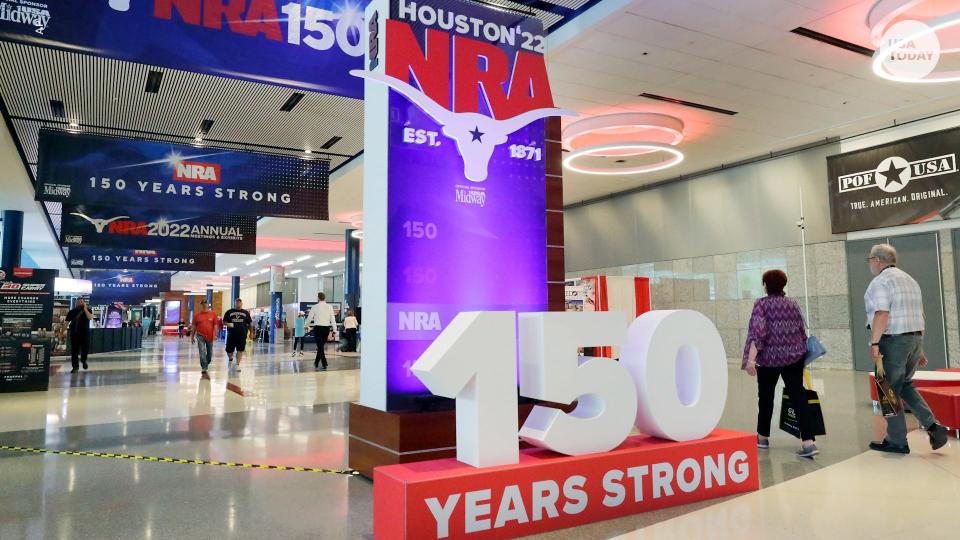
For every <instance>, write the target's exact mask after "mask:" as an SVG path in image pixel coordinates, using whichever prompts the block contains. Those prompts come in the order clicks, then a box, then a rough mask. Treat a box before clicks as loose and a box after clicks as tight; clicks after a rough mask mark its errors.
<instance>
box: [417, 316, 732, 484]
mask: <svg viewBox="0 0 960 540" xmlns="http://www.w3.org/2000/svg"><path fill="white" fill-rule="evenodd" d="M517 326H519V330H520V336H519V338H520V342H519V351H520V358H519V375H520V392H519V393H520V395H523V396H526V397H531V398H535V399H541V400H545V401H550V402H554V403H561V404H569V403H573V402H574V401H577V407H576V409H574V410H573V411H572V412H570V413H569V414H567V413H564V412H563V411H561V410H559V409H554V408H551V407H543V406H536V407H534V409H533V411H532V412H531V413H530V416H529V417H528V418H527V420H526V422H524V424H523V427H522V428H520V429H519V430H518V429H517V424H518V422H517V388H516V380H517V369H518V368H517V365H518V362H517V332H516V328H517ZM599 345H620V346H621V351H620V362H615V361H613V360H610V359H606V358H590V359H586V360H585V361H583V362H580V361H579V357H578V356H577V348H578V347H588V346H599ZM412 369H413V373H414V374H415V375H416V376H417V377H418V378H419V379H420V380H421V381H423V383H424V384H425V385H426V386H427V388H429V389H430V391H431V392H433V393H434V394H435V395H438V396H443V397H449V398H456V400H457V459H458V460H460V461H462V462H464V463H467V464H469V465H473V466H475V467H489V466H494V465H509V464H513V463H517V462H519V459H520V458H519V456H520V454H519V449H518V436H519V437H521V438H523V440H525V441H527V442H529V443H531V444H534V445H536V446H540V447H543V448H549V449H551V450H554V451H556V452H560V453H563V454H567V455H582V454H590V453H595V452H607V451H609V450H612V449H613V448H616V447H617V446H618V445H620V443H622V442H623V441H624V439H626V437H627V436H628V435H629V434H630V431H631V429H632V428H633V426H636V427H637V428H638V429H639V430H640V431H641V432H643V433H647V434H649V435H654V436H657V437H661V438H665V439H671V440H675V441H687V440H694V439H701V438H703V437H705V436H707V435H708V434H709V433H710V432H711V431H713V429H714V428H715V427H716V426H717V423H718V422H719V421H720V416H721V415H722V414H723V407H724V404H725V402H726V396H727V360H726V352H725V351H724V349H723V341H722V340H721V338H720V334H719V333H718V332H717V329H716V327H715V326H714V325H713V323H712V322H711V321H710V320H709V319H708V318H706V317H705V316H704V315H702V314H700V313H698V312H695V311H653V312H649V313H645V314H643V315H641V316H640V317H638V318H637V319H636V320H635V321H633V323H632V324H631V325H630V327H629V328H627V324H626V317H625V316H624V315H623V314H622V313H617V312H595V313H563V312H556V313H521V314H520V315H519V325H517V314H516V313H514V312H512V311H497V312H492V311H491V312H469V313H461V314H459V315H458V316H457V317H456V318H455V319H454V320H453V322H451V323H450V325H449V326H448V327H447V328H446V329H445V330H444V331H443V333H441V334H440V337H438V338H437V339H436V341H434V342H433V344H432V345H430V347H429V348H428V349H427V350H426V351H425V352H424V353H423V355H422V356H421V357H420V359H419V360H417V362H416V363H415V364H414V365H413V368H412Z"/></svg>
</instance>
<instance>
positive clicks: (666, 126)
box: [561, 113, 684, 150]
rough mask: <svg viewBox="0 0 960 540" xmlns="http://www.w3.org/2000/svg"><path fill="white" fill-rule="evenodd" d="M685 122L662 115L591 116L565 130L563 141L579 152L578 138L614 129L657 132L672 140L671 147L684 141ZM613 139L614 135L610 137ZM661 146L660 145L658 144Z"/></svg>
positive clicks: (566, 145)
mask: <svg viewBox="0 0 960 540" xmlns="http://www.w3.org/2000/svg"><path fill="white" fill-rule="evenodd" d="M683 128H684V125H683V120H681V119H679V118H677V117H675V116H670V115H669V114H660V113H615V114H603V115H599V116H591V117H589V118H584V119H583V120H578V121H576V122H574V123H572V124H570V125H569V126H567V127H566V128H565V129H564V130H563V134H562V136H561V140H562V141H563V146H564V147H566V148H569V149H571V150H578V149H579V148H578V147H577V145H576V143H575V141H576V139H577V138H579V137H582V136H585V135H589V134H596V133H598V132H602V131H607V130H612V129H632V130H635V131H648V130H656V131H662V132H664V133H666V134H667V135H668V136H670V137H671V138H672V140H671V142H670V143H669V144H670V145H676V144H679V143H680V141H682V140H683ZM617 135H618V136H621V135H622V136H628V135H629V133H618V134H617ZM610 136H611V137H612V136H613V135H610ZM611 144H615V143H614V142H612V141H611V142H610V143H607V144H603V145H593V146H607V145H611ZM658 144H659V143H658Z"/></svg>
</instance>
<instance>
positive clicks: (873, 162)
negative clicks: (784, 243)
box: [827, 128, 960, 234]
mask: <svg viewBox="0 0 960 540" xmlns="http://www.w3.org/2000/svg"><path fill="white" fill-rule="evenodd" d="M958 154H960V128H952V129H947V130H943V131H937V132H934V133H927V134H924V135H918V136H916V137H911V138H909V139H903V140H899V141H896V142H892V143H889V144H884V145H880V146H874V147H872V148H866V149H863V150H857V151H855V152H848V153H846V154H839V155H836V156H830V157H828V158H827V169H828V174H829V176H830V222H831V223H832V225H833V232H834V234H839V233H845V232H850V231H862V230H867V229H877V228H881V227H895V226H898V225H910V224H913V223H924V222H927V221H939V220H945V219H954V218H957V217H960V169H958V168H957V165H958V164H957V157H958Z"/></svg>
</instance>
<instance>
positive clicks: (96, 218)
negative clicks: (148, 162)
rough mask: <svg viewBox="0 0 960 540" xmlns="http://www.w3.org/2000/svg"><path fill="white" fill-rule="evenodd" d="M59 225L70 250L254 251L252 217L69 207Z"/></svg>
mask: <svg viewBox="0 0 960 540" xmlns="http://www.w3.org/2000/svg"><path fill="white" fill-rule="evenodd" d="M60 223H61V224H60V244H61V245H64V246H68V247H69V246H81V247H95V246H99V247H110V248H127V249H141V248H147V249H174V250H190V251H209V252H213V251H216V252H218V253H243V254H250V255H252V254H255V253H256V252H257V218H255V217H250V216H233V215H224V214H208V213H203V212H183V211H179V210H176V211H168V210H162V209H160V210H154V209H152V208H127V209H121V208H117V207H103V206H92V205H76V206H75V205H69V204H67V205H64V206H63V215H62V217H61V222H60Z"/></svg>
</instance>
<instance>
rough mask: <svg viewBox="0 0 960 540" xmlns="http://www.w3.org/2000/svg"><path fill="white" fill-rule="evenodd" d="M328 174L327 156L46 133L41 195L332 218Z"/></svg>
mask: <svg viewBox="0 0 960 540" xmlns="http://www.w3.org/2000/svg"><path fill="white" fill-rule="evenodd" d="M329 176H330V163H329V161H327V160H323V159H309V160H305V159H300V158H297V157H291V156H280V155H274V154H259V153H254V152H240V151H236V150H226V149H222V148H212V147H194V146H189V145H182V144H173V143H168V142H159V141H147V140H136V139H117V138H109V137H100V136H96V135H80V134H72V133H65V132H62V131H52V130H41V131H40V142H39V162H38V165H37V189H36V197H37V200H40V201H58V202H63V203H71V204H93V205H103V206H113V207H118V208H123V209H128V208H175V209H176V210H177V211H178V212H202V213H214V214H230V215H244V216H275V217H288V218H305V219H322V220H325V219H328V217H329V215H328V208H327V195H328V194H327V189H328V185H329ZM220 251H222V250H220Z"/></svg>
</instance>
